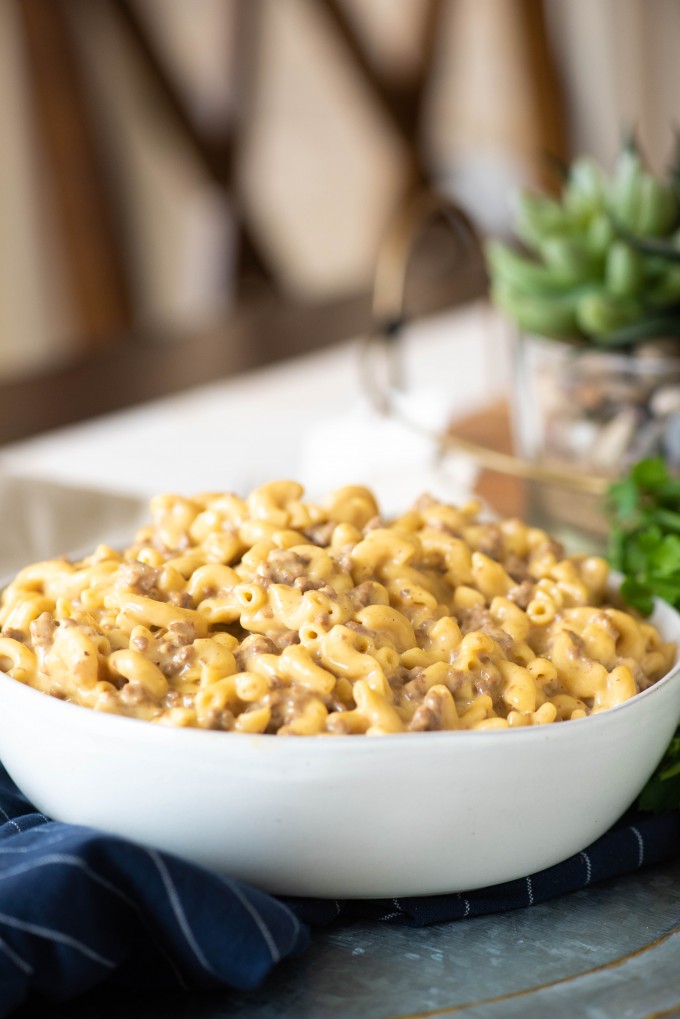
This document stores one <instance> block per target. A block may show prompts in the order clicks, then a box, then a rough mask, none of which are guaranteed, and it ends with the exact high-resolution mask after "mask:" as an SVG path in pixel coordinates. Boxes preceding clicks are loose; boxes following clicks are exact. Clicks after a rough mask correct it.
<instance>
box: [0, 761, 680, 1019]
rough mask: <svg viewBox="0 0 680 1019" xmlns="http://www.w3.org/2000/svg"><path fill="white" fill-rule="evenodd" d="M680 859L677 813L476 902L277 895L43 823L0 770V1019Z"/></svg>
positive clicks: (93, 834)
mask: <svg viewBox="0 0 680 1019" xmlns="http://www.w3.org/2000/svg"><path fill="white" fill-rule="evenodd" d="M679 856H680V812H673V813H667V814H661V815H656V816H654V815H641V814H630V815H628V816H627V817H625V818H623V819H622V820H621V822H619V824H618V825H616V826H615V827H614V828H613V829H612V830H611V831H609V832H608V833H607V834H606V835H604V836H603V837H602V838H601V839H599V840H598V841H597V842H596V843H594V844H593V845H592V846H590V847H589V848H588V849H587V850H584V851H583V852H582V853H578V854H577V855H575V856H573V857H571V858H570V859H568V860H565V861H564V863H561V864H558V865H557V866H555V867H551V868H550V869H549V870H545V871H542V872H541V873H539V874H532V875H530V876H528V877H526V878H522V879H521V880H518V881H511V882H508V883H507V884H504V885H498V886H496V887H494V888H487V889H483V890H481V891H478V892H466V893H460V894H451V895H439V896H431V897H426V898H404V899H389V900H384V899H383V900H371V901H360V900H356V901H344V902H335V901H327V900H323V901H322V900H316V899H285V900H280V899H276V898H274V897H272V896H270V895H267V894H265V893H264V892H261V891H258V890H257V889H256V888H252V887H250V886H248V885H245V884H243V883H242V882H239V881H235V880H231V879H230V878H228V877H224V876H222V875H219V874H216V873H213V872H211V871H207V870H204V869H202V868H199V867H194V866H192V865H190V864H187V863H184V862H183V861H182V860H179V859H177V858H175V857H172V856H169V855H166V854H163V853H159V852H156V851H154V850H150V849H147V848H144V847H142V846H138V845H135V844H133V843H130V842H127V841H125V840H124V839H120V838H116V837H113V836H110V835H105V834H103V833H101V832H98V831H95V830H93V829H91V828H84V827H79V826H76V825H68V824H62V823H60V822H56V821H50V820H49V819H48V818H46V817H44V816H43V815H42V814H39V813H37V812H36V811H35V809H34V808H33V807H32V806H31V804H30V803H28V802H27V800H26V799H25V798H24V797H23V796H22V795H21V794H20V793H19V792H18V790H17V788H16V786H14V785H13V783H12V782H11V780H10V779H9V778H8V776H7V774H6V772H4V771H3V770H2V768H0V1019H2V1017H5V1016H8V1015H10V1014H11V1012H12V1011H13V1010H14V1009H15V1008H16V1007H17V1006H18V1005H19V1004H21V1003H22V1002H24V1001H25V1000H26V999H27V998H28V996H29V995H30V993H31V992H32V991H36V992H38V993H40V994H41V995H43V996H45V997H47V998H52V999H56V1000H65V999H68V998H70V997H74V996H76V995H78V994H81V993H83V992H85V991H87V990H89V989H90V988H92V987H94V986H95V985H97V984H100V983H102V982H104V981H106V980H110V979H115V980H117V981H122V982H124V983H126V984H133V985H137V986H143V985H145V986H150V985H151V986H167V987H171V986H178V987H182V988H191V989H200V988H217V987H236V988H252V987H256V986H258V984H260V983H261V982H262V981H263V980H264V978H265V976H266V975H267V973H268V972H269V971H270V970H271V969H272V968H273V967H274V966H275V965H276V964H277V963H278V962H279V961H280V960H282V959H284V958H286V957H288V956H292V955H296V954H298V953H300V952H302V951H304V949H305V947H306V945H307V942H308V938H309V927H310V926H321V925H328V924H330V923H337V922H351V921H353V920H358V919H362V920H367V919H368V920H376V921H386V922H389V923H402V924H410V925H413V926H423V925H426V924H432V923H441V922H443V921H447V920H454V919H464V918H466V917H472V916H480V915H482V914H486V913H493V912H505V911H507V910H510V909H517V908H521V907H525V906H531V905H533V904H535V903H538V902H543V901H545V900H546V899H549V898H553V897H555V896H558V895H564V894H565V893H567V892H570V891H575V890H576V889H580V888H584V887H586V886H587V885H589V884H593V883H595V882H598V881H602V880H604V879H606V878H611V877H616V876H619V875H621V874H625V873H627V872H629V871H633V870H636V869H638V868H639V867H644V866H648V865H651V864H654V863H660V862H663V861H667V860H670V859H673V858H675V857H679Z"/></svg>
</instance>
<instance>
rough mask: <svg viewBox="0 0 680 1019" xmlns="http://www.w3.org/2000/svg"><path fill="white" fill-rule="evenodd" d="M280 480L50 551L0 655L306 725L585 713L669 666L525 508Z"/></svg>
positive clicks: (230, 714)
mask: <svg viewBox="0 0 680 1019" xmlns="http://www.w3.org/2000/svg"><path fill="white" fill-rule="evenodd" d="M303 495H304V492H303V489H302V487H301V486H300V485H298V484H296V483H294V482H292V481H277V482H273V483H271V484H268V485H263V486H262V487H260V488H258V489H256V490H255V491H254V492H252V493H251V494H250V495H249V496H248V497H247V498H246V499H245V500H244V499H240V498H238V497H237V496H236V495H232V494H222V493H209V494H204V495H198V496H196V497H194V498H192V499H187V498H180V497H179V496H171V495H163V496H158V497H156V498H154V499H153V500H152V503H151V514H152V523H151V525H150V526H149V527H147V528H145V529H144V530H142V531H141V532H140V533H139V534H138V536H137V539H136V541H135V543H134V544H133V545H132V546H131V547H130V548H128V549H126V550H125V551H123V552H117V551H115V550H114V549H112V548H109V547H108V546H106V545H101V546H100V547H99V548H97V549H96V550H95V551H94V552H93V553H92V555H90V556H88V557H87V558H85V559H83V560H81V561H80V562H75V563H71V562H69V561H67V560H66V559H55V560H51V561H49V562H43V563H36V564H34V565H32V566H28V567H27V568H26V569H24V570H22V571H21V572H20V573H19V574H18V575H17V576H16V578H15V579H14V580H13V581H12V582H11V583H10V584H9V586H8V587H7V588H6V590H5V592H4V594H3V597H2V608H1V610H0V626H1V627H2V633H1V634H0V668H2V669H4V670H5V671H6V672H8V673H9V674H10V675H11V676H13V677H14V678H15V679H17V680H19V681H20V682H22V683H27V684H29V685H31V686H34V687H36V688H38V689H39V690H42V691H43V692H45V693H49V694H51V695H53V696H55V697H59V698H62V699H65V700H69V701H73V702H75V703H76V704H80V705H84V706H87V707H91V708H96V709H97V710H100V711H107V712H113V713H119V714H123V715H128V716H132V717H136V718H142V719H148V720H151V721H154V722H158V723H161V724H167V725H173V726H198V727H204V728H209V729H222V730H232V731H236V732H246V733H279V734H295V735H310V734H317V733H327V734H363V733H365V734H368V735H375V734H380V733H395V732H405V731H409V732H414V731H424V730H437V729H439V730H441V729H499V728H516V727H518V726H526V725H547V724H551V723H553V722H560V721H565V720H568V719H575V718H583V717H584V716H586V715H590V714H593V713H595V712H598V711H602V710H603V709H605V708H608V707H611V706H613V705H615V704H620V703H621V702H622V701H625V700H627V699H629V698H630V697H633V696H634V695H635V694H636V693H637V692H638V691H640V690H644V689H645V688H646V687H648V686H650V685H651V684H652V683H654V682H655V681H656V680H658V679H659V678H660V677H661V676H662V675H664V673H666V672H667V671H668V669H669V668H670V666H671V665H672V663H673V661H674V658H675V648H674V646H673V645H670V644H664V643H663V642H662V640H661V638H660V636H659V634H658V633H657V631H656V629H655V628H654V627H653V626H652V625H650V624H649V623H647V622H645V621H644V620H641V619H639V618H637V617H635V616H633V615H632V614H630V613H628V612H627V611H625V610H624V609H623V608H622V607H619V606H615V605H613V604H610V603H609V602H608V600H607V598H608V589H607V566H606V564H605V562H604V561H603V560H602V559H599V558H597V557H593V556H575V557H572V558H565V557H564V553H563V550H562V548H561V547H560V546H559V545H558V544H557V543H556V542H555V541H553V540H551V539H550V538H549V537H548V535H547V534H545V533H544V532H543V531H541V530H539V529H537V528H534V527H529V526H527V525H525V524H523V523H522V522H521V521H519V520H502V521H499V522H497V523H485V522H481V521H480V520H479V519H478V511H479V507H478V505H477V504H475V503H470V504H468V505H465V506H462V507H460V508H455V507H453V506H447V505H444V504H442V503H439V502H437V501H435V500H434V499H432V498H430V497H429V496H422V497H421V498H420V499H419V500H418V501H417V502H416V503H415V505H414V506H413V508H412V509H411V510H410V511H409V512H407V513H405V514H404V515H403V516H401V517H400V518H398V519H396V520H394V521H392V522H387V521H384V520H382V519H381V517H380V515H379V510H378V506H377V504H376V501H375V499H374V497H373V495H372V494H371V492H370V491H368V490H367V489H365V488H362V487H359V486H350V487H346V488H343V489H341V490H339V491H337V492H334V493H333V494H332V495H331V496H330V497H329V498H328V499H327V500H326V501H325V502H323V503H318V504H317V503H312V502H305V501H303Z"/></svg>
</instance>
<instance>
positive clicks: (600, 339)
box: [486, 138, 680, 348]
mask: <svg viewBox="0 0 680 1019" xmlns="http://www.w3.org/2000/svg"><path fill="white" fill-rule="evenodd" d="M679 149H680V146H679ZM515 231H516V234H517V237H518V239H519V240H520V241H521V243H522V245H523V248H524V250H523V251H521V250H518V249H517V248H515V247H511V246H509V245H507V244H504V243H502V242H501V241H497V240H495V241H490V242H489V243H488V244H487V247H486V256H487V264H488V267H489V272H490V277H491V296H492V299H493V300H494V302H495V303H496V305H497V306H498V307H499V308H501V309H502V310H503V311H504V312H505V314H506V315H508V316H509V317H510V318H511V319H512V320H513V321H514V322H516V323H517V325H518V326H520V328H522V329H524V330H526V331H528V332H532V333H538V334H541V335H544V336H549V337H555V338H560V339H566V340H574V341H581V342H583V341H590V342H592V343H595V344H597V345H599V346H602V347H608V348H609V347H626V346H632V345H634V344H635V343H637V342H639V341H641V340H644V339H648V338H650V337H657V336H678V337H680V160H676V164H675V165H674V166H673V167H671V169H670V171H669V173H668V175H667V177H665V178H660V177H658V176H656V175H655V174H653V173H652V172H651V171H650V170H648V169H647V168H646V166H645V163H644V159H643V157H642V155H641V153H640V150H639V148H638V146H637V144H636V142H635V140H634V139H632V138H631V139H629V140H628V141H627V142H626V143H625V144H624V146H623V147H622V149H621V152H620V154H619V157H618V159H617V162H616V165H615V167H614V171H613V174H612V175H611V176H608V175H607V174H606V173H605V172H604V171H603V170H602V168H601V167H600V166H599V165H598V164H597V163H595V162H594V161H593V160H592V159H588V158H580V159H576V160H575V161H574V162H573V163H572V164H571V166H570V167H569V169H568V172H567V174H566V178H565V182H564V186H563V188H562V193H561V195H560V196H559V198H552V197H549V196H547V195H542V194H536V193H530V192H524V193H522V194H521V195H520V196H519V198H518V201H517V206H516V214H515Z"/></svg>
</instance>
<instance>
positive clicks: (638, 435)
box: [511, 334, 680, 544]
mask: <svg viewBox="0 0 680 1019" xmlns="http://www.w3.org/2000/svg"><path fill="white" fill-rule="evenodd" d="M511 403H512V408H511V409H512V417H513V429H514V434H515V445H516V448H517V451H518V453H519V454H520V455H521V456H523V457H526V458H528V459H531V460H534V461H537V462H539V463H542V464H544V465H545V466H549V467H551V468H554V469H556V470H558V471H561V472H572V473H573V472H574V471H578V472H579V473H581V474H586V475H591V476H592V475H598V476H603V477H606V478H612V479H614V478H616V477H617V476H618V475H620V474H621V473H622V472H624V471H625V470H626V469H627V468H628V467H630V466H631V465H632V464H634V463H635V462H636V461H637V460H640V459H642V458H643V457H648V456H655V455H661V456H663V457H664V458H665V460H666V461H667V463H668V464H669V465H670V466H671V468H675V469H676V470H678V469H680V341H679V340H677V339H673V338H664V337H659V338H657V339H650V340H647V341H644V342H642V343H640V344H639V345H638V346H637V347H635V348H633V349H632V350H631V351H629V352H623V353H622V352H620V351H612V352H609V351H606V350H602V349H598V348H594V347H593V346H592V345H576V344H573V343H566V342H562V341H560V340H555V339H546V338H543V337H539V336H532V335H528V334H521V335H520V336H519V337H518V340H517V345H516V351H515V358H514V385H513V392H512V401H511ZM531 512H532V514H533V516H534V517H535V518H537V523H540V524H541V525H544V526H546V527H551V528H552V529H553V530H554V531H555V530H556V531H558V532H562V536H563V537H565V540H567V543H569V537H570V532H573V534H574V537H578V536H581V535H583V534H590V535H592V536H593V538H594V539H596V540H595V541H594V544H598V540H597V539H600V541H601V539H602V538H603V536H604V535H605V533H606V522H605V519H604V515H603V512H602V503H601V499H599V498H598V497H596V496H590V495H582V494H581V493H575V492H572V491H569V490H568V489H567V488H565V487H562V486H558V485H549V484H536V485H534V486H532V489H531ZM565 532H566V533H565Z"/></svg>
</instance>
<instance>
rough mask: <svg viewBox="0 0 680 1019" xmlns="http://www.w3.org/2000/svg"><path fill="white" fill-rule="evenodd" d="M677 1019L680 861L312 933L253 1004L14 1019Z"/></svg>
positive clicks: (133, 1003)
mask: <svg viewBox="0 0 680 1019" xmlns="http://www.w3.org/2000/svg"><path fill="white" fill-rule="evenodd" d="M447 1015H463V1016H465V1017H466V1019H496V1017H502V1019H515V1017H517V1019H519V1017H522V1019H524V1017H537V1019H542V1017H545V1016H549V1017H550V1019H562V1017H564V1019H567V1017H568V1019H573V1017H583V1019H628V1017H630V1019H652V1017H653V1019H670V1017H673V1016H677V1017H680V861H678V862H675V863H673V864H667V865H665V866H660V867H655V868H650V869H649V870H645V871H640V872H637V873H635V874H632V875H629V876H627V877H625V878H621V879H618V880H616V881H609V882H605V883H603V884H601V885H596V886H593V887H590V888H588V889H584V890H583V891H580V892H576V893H574V894H572V895H567V896H564V897H562V898H560V899H555V900H553V901H552V902H548V903H544V904H543V905H540V906H534V907H533V908H531V909H524V910H517V911H515V912H512V913H503V914H498V915H496V916H489V917H481V918H476V919H472V920H463V921H458V922H453V923H447V924H438V925H436V926H433V927H428V928H422V929H413V928H409V927H394V926H389V925H387V924H377V923H360V924H353V925H351V926H347V927H341V928H336V929H331V930H326V931H320V932H319V931H317V932H315V933H314V935H313V937H312V943H311V945H310V947H309V949H308V951H307V952H306V953H305V954H304V955H303V956H301V957H299V958H298V959H295V960H292V961H289V962H288V963H286V964H283V965H282V966H280V967H279V969H278V970H276V971H275V972H274V973H273V974H272V975H271V977H270V979H269V980H268V981H267V982H266V984H265V985H264V986H263V987H262V988H261V989H260V990H258V991H254V992H248V993H243V992H233V991H232V992H228V991H223V992H211V993H204V994H187V995H183V994H181V993H178V992H176V991H174V992H172V993H170V992H159V991H139V990H134V991H131V990H126V989H121V988H115V987H108V988H102V989H99V990H97V991H95V992H93V993H91V994H88V995H86V996H84V997H82V998H80V999H78V1000H76V1001H72V1002H69V1003H66V1004H62V1005H55V1004H54V1003H41V1002H32V1003H31V1004H30V1006H27V1007H25V1008H22V1009H19V1011H17V1012H16V1013H15V1019H29V1017H30V1019H48V1017H49V1019H66V1017H68V1019H226V1017H227V1016H229V1017H232V1016H238V1017H240V1019H293V1017H295V1019H396V1017H399V1019H421V1017H425V1016H447Z"/></svg>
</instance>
